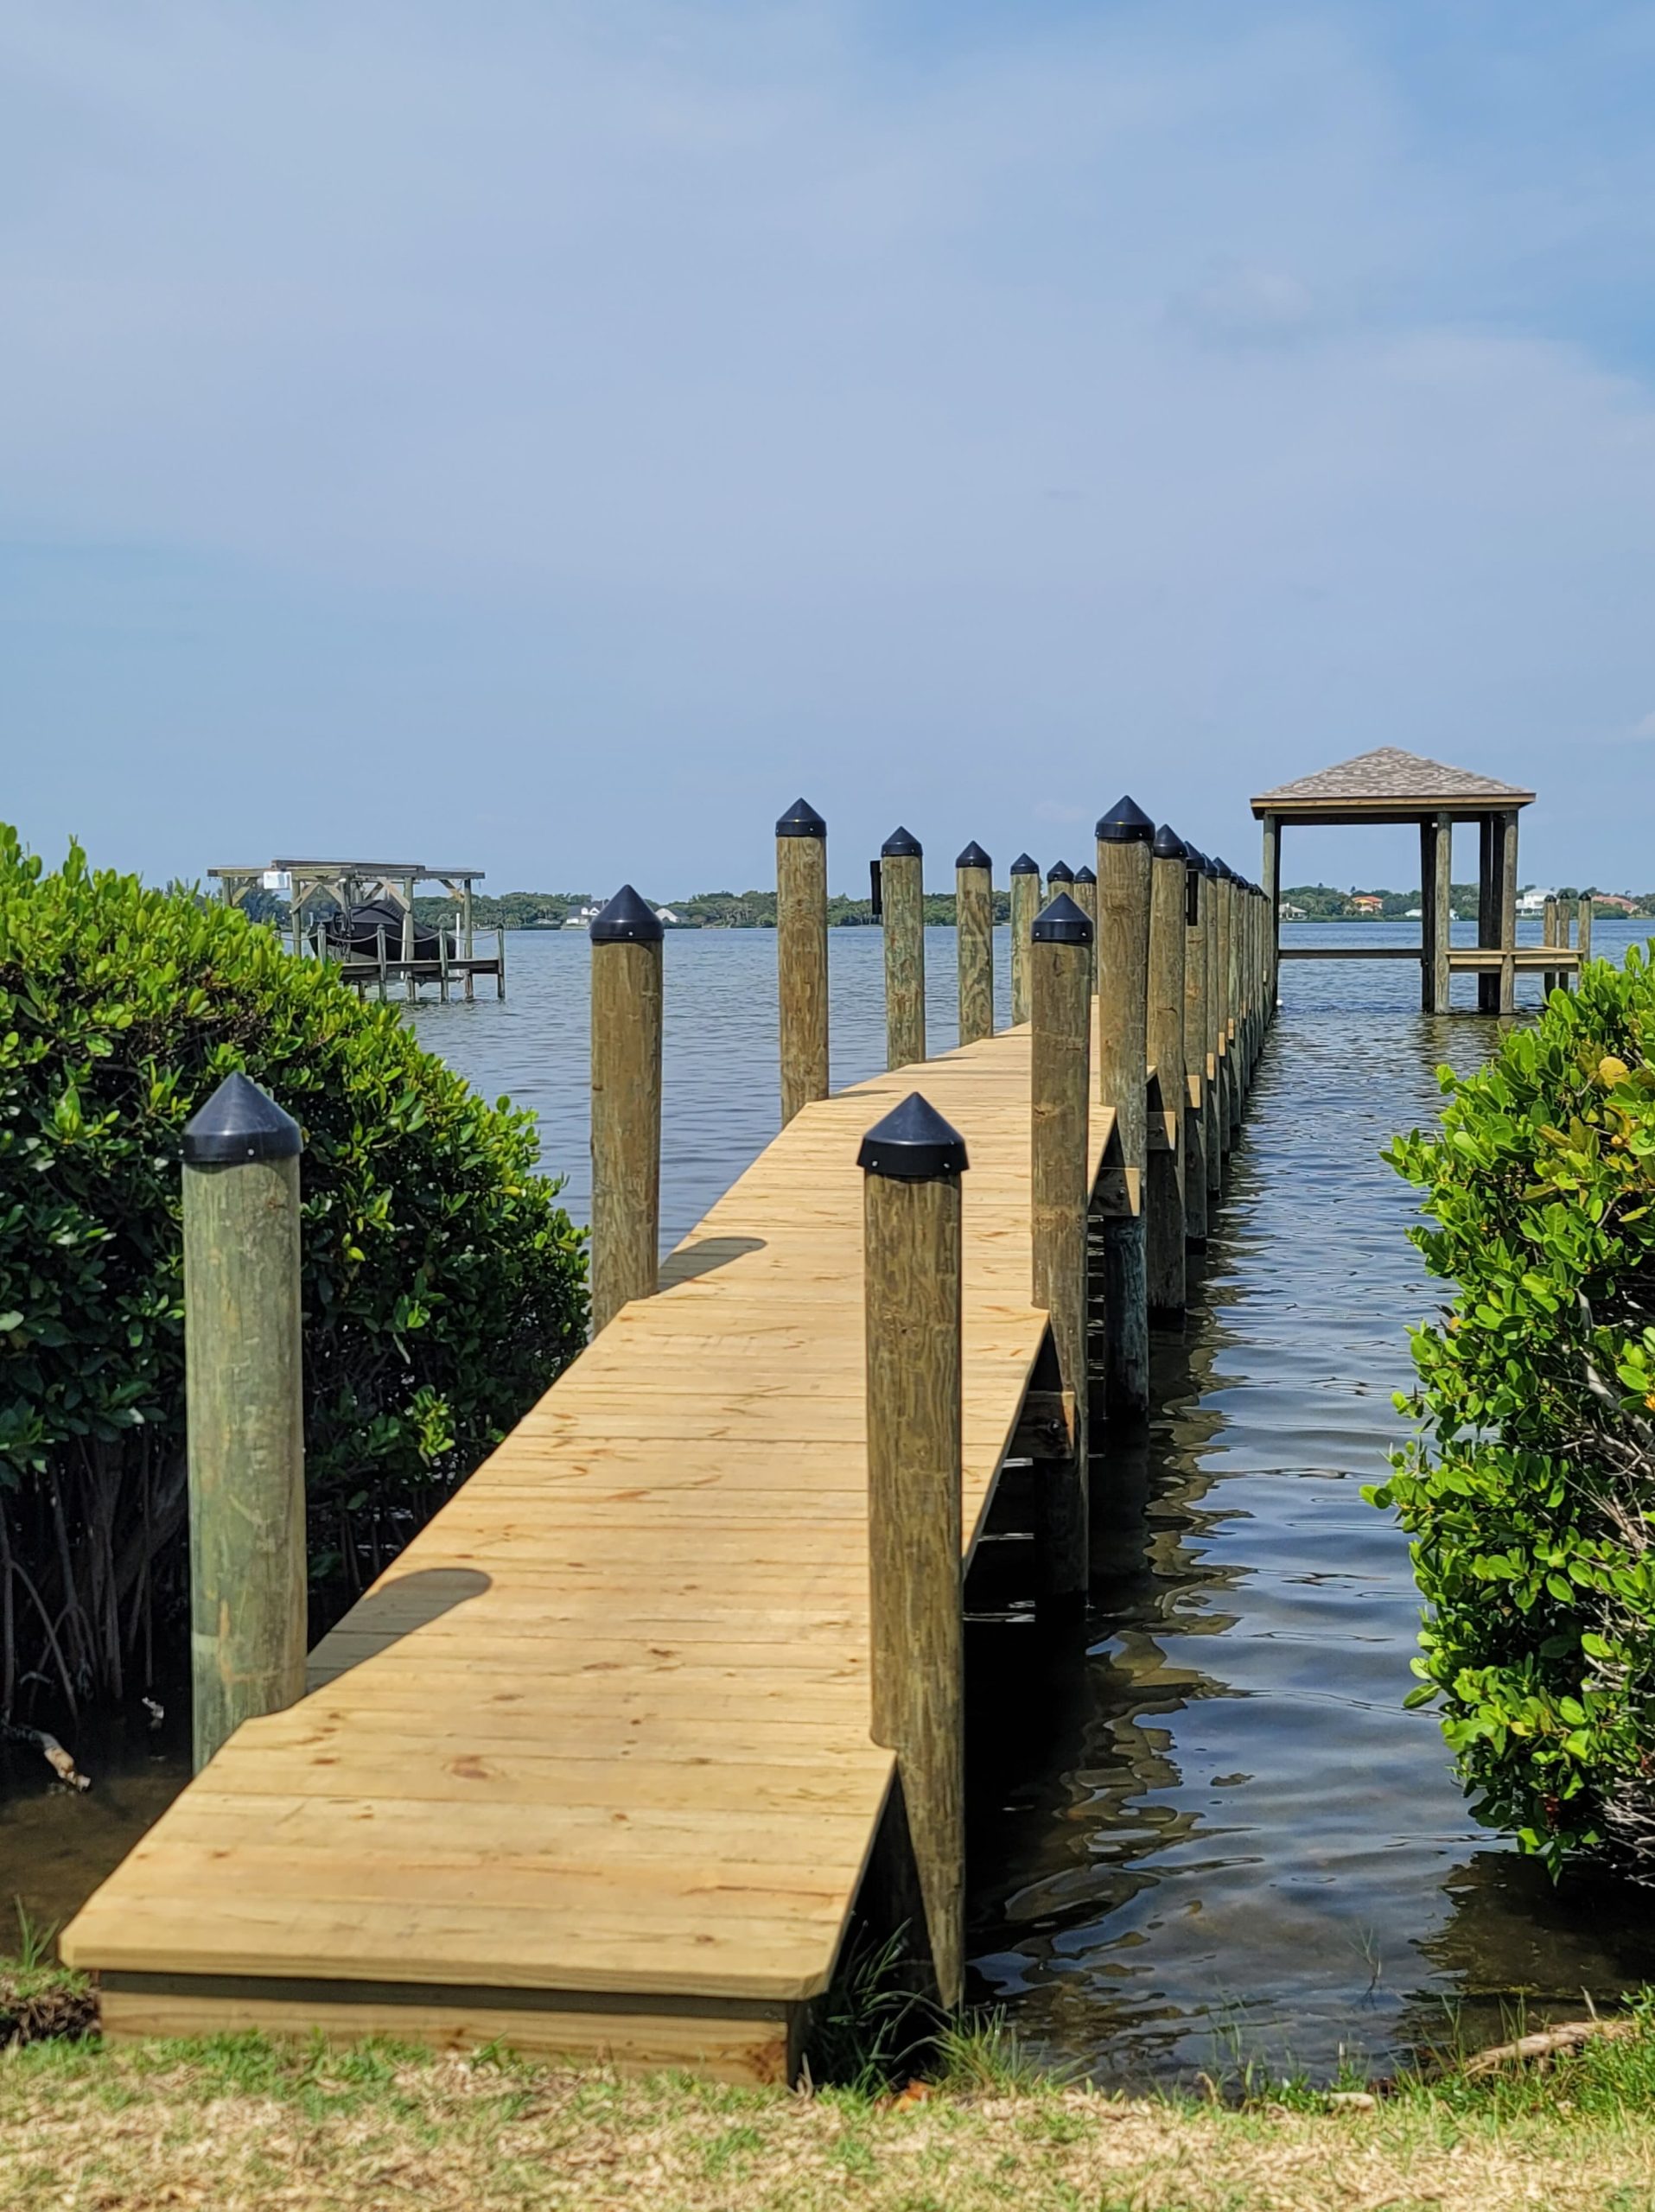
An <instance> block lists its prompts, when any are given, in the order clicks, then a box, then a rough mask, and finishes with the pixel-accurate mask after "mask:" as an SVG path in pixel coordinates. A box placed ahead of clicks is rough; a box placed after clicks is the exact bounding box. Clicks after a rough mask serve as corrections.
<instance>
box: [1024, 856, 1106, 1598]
mask: <svg viewBox="0 0 1655 2212" xmlns="http://www.w3.org/2000/svg"><path fill="white" fill-rule="evenodd" d="M1028 966H1029V999H1030V1004H1031V1014H1030V1043H1029V1068H1030V1078H1029V1122H1030V1128H1029V1231H1030V1243H1031V1245H1032V1248H1033V1259H1034V1268H1033V1274H1034V1304H1035V1305H1036V1306H1043V1307H1044V1308H1045V1310H1046V1312H1047V1313H1048V1314H1049V1315H1050V1316H1051V1323H1052V1346H1053V1351H1054V1352H1055V1353H1056V1355H1057V1364H1058V1383H1059V1388H1060V1389H1061V1391H1062V1393H1063V1395H1064V1398H1065V1400H1066V1402H1067V1403H1068V1405H1069V1406H1070V1407H1072V1408H1073V1411H1072V1412H1071V1414H1070V1418H1069V1438H1070V1449H1069V1452H1068V1454H1067V1456H1066V1458H1064V1459H1054V1460H1051V1461H1049V1462H1047V1463H1046V1464H1044V1465H1042V1466H1041V1490H1040V1504H1039V1521H1038V1532H1039V1540H1040V1551H1041V1592H1042V1595H1044V1596H1047V1597H1051V1598H1054V1599H1058V1600H1059V1601H1060V1603H1064V1602H1067V1601H1070V1600H1073V1602H1074V1603H1076V1604H1080V1603H1084V1601H1085V1595H1086V1587H1087V1583H1088V1580H1089V1562H1090V1559H1091V1543H1090V1536H1089V1527H1088V1522H1087V1512H1086V1426H1087V1424H1086V1227H1087V1215H1088V1212H1089V1210H1090V1203H1091V1197H1092V1192H1091V1177H1090V1175H1089V1173H1088V1167H1089V1147H1088V1143H1087V1113H1088V1103H1089V1099H1090V1095H1091V1090H1092V922H1091V920H1090V918H1088V916H1087V915H1086V914H1085V912H1084V911H1083V910H1082V909H1081V908H1080V907H1079V906H1078V905H1077V904H1076V903H1075V901H1074V900H1073V899H1071V898H1070V897H1069V896H1068V895H1067V893H1064V892H1060V893H1059V894H1058V896H1057V897H1056V898H1055V899H1053V901H1052V903H1051V905H1050V906H1047V908H1046V910H1045V912H1043V913H1041V914H1040V915H1039V916H1038V917H1037V918H1036V919H1035V922H1034V928H1033V930H1032V931H1030V941H1029V948H1028Z"/></svg>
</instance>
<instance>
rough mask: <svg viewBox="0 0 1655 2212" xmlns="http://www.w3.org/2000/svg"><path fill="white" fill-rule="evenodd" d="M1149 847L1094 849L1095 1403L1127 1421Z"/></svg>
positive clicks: (1141, 1126) (1138, 1223)
mask: <svg viewBox="0 0 1655 2212" xmlns="http://www.w3.org/2000/svg"><path fill="white" fill-rule="evenodd" d="M1150 865H1151V863H1150V857H1149V846H1148V845H1147V844H1145V843H1143V842H1137V841H1134V842H1130V843H1128V844H1116V843H1113V842H1107V841H1105V840H1104V839H1102V838H1099V839H1098V847H1097V869H1098V893H1097V896H1098V941H1097V950H1098V1027H1097V1037H1096V1046H1095V1050H1094V1053H1093V1058H1094V1060H1095V1063H1096V1065H1097V1070H1098V1074H1097V1080H1096V1083H1095V1084H1094V1086H1093V1090H1094V1095H1095V1096H1096V1098H1097V1100H1098V1103H1099V1105H1100V1106H1102V1107H1104V1108H1105V1109H1111V1110H1112V1111H1113V1114H1114V1116H1115V1131H1114V1138H1113V1141H1112V1142H1111V1144H1110V1145H1109V1147H1108V1148H1107V1150H1106V1152H1105V1154H1104V1174H1103V1179H1102V1185H1101V1192H1100V1195H1101V1197H1102V1199H1103V1202H1104V1205H1105V1207H1106V1208H1107V1210H1108V1215H1107V1218H1106V1220H1105V1223H1104V1404H1105V1407H1106V1409H1107V1413H1108V1416H1109V1418H1111V1420H1113V1419H1118V1418H1123V1417H1124V1418H1129V1419H1136V1418H1137V1417H1139V1416H1140V1415H1142V1414H1144V1413H1145V1412H1147V1411H1148V1409H1149V1289H1148V1278H1147V1274H1146V1268H1145V1254H1144V1236H1143V1170H1144V1160H1145V1158H1146V1155H1147V1152H1148V1146H1149V1105H1148V1100H1147V1097H1146V1095H1145V1090H1144V1069H1145V1067H1146V1065H1147V1063H1148V1056H1149V1026H1148V1025H1149V1015H1148V1001H1149V868H1150Z"/></svg>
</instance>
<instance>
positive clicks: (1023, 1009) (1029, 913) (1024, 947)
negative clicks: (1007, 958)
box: [1011, 853, 1041, 1029]
mask: <svg viewBox="0 0 1655 2212" xmlns="http://www.w3.org/2000/svg"><path fill="white" fill-rule="evenodd" d="M1040 910H1041V869H1040V862H1039V861H1037V860H1034V859H1033V858H1032V857H1031V856H1030V855H1028V853H1019V854H1018V855H1017V857H1016V859H1015V861H1013V862H1012V863H1011V1026H1012V1027H1013V1028H1014V1029H1015V1028H1019V1027H1021V1026H1022V1023H1024V1022H1025V1021H1027V1020H1028V932H1029V931H1030V930H1032V929H1033V928H1034V917H1035V915H1036V914H1038V913H1039V912H1040Z"/></svg>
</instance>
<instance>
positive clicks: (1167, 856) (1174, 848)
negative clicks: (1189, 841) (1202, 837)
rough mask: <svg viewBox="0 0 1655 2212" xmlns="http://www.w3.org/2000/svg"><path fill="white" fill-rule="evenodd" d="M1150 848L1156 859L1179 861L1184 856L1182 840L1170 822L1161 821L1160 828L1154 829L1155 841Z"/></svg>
mask: <svg viewBox="0 0 1655 2212" xmlns="http://www.w3.org/2000/svg"><path fill="white" fill-rule="evenodd" d="M1152 849H1153V851H1154V853H1155V858H1156V859H1157V860H1158V861H1181V860H1182V859H1183V857H1184V841H1183V839H1182V838H1181V836H1179V834H1178V832H1177V831H1176V830H1175V829H1174V828H1173V826H1172V824H1171V823H1170V822H1163V823H1162V825H1161V827H1160V829H1157V830H1156V831H1155V844H1154V847H1153V848H1152Z"/></svg>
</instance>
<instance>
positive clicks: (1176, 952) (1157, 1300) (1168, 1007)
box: [1144, 823, 1188, 1325]
mask: <svg viewBox="0 0 1655 2212" xmlns="http://www.w3.org/2000/svg"><path fill="white" fill-rule="evenodd" d="M1151 850H1152V855H1153V858H1152V860H1151V862H1150V878H1149V1036H1148V1064H1149V1066H1150V1067H1152V1068H1153V1069H1154V1071H1155V1074H1154V1077H1153V1080H1152V1082H1151V1084H1150V1089H1149V1101H1148V1106H1149V1158H1148V1161H1147V1166H1148V1169H1149V1177H1148V1190H1147V1192H1146V1197H1145V1205H1144V1215H1145V1219H1146V1222H1147V1224H1148V1234H1149V1319H1150V1320H1151V1322H1154V1321H1155V1320H1161V1321H1163V1322H1170V1323H1172V1324H1174V1325H1176V1324H1177V1323H1178V1322H1179V1321H1180V1320H1181V1318H1182V1315H1183V1311H1184V1302H1185V1273H1184V1100H1185V1098H1186V1097H1187V1081H1186V1077H1185V1074H1184V939H1185V938H1186V936H1187V934H1188V925H1187V922H1186V920H1185V912H1186V909H1187V893H1186V890H1185V885H1186V883H1187V866H1186V861H1187V855H1186V853H1185V849H1184V841H1183V839H1182V838H1181V836H1179V835H1178V833H1177V831H1176V830H1175V829H1172V828H1170V827H1169V826H1168V824H1167V823H1162V826H1161V828H1160V829H1157V830H1156V832H1155V844H1154V846H1153V847H1152V849H1151Z"/></svg>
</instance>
